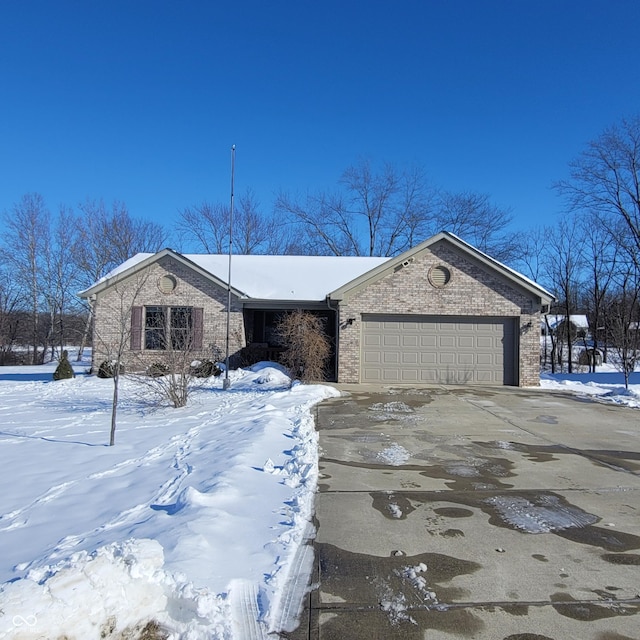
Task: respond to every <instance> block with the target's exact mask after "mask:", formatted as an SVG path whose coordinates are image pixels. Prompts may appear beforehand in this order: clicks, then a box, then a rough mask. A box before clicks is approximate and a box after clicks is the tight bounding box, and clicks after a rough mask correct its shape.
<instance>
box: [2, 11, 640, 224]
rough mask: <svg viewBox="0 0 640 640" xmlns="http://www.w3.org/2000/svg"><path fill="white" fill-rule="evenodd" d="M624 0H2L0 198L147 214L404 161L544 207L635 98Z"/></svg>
mask: <svg viewBox="0 0 640 640" xmlns="http://www.w3.org/2000/svg"><path fill="white" fill-rule="evenodd" d="M639 23H640V2H637V0H603V1H595V0H566V1H563V0H531V1H525V0H447V1H445V0H439V1H435V0H415V1H414V0H397V1H391V0H387V1H384V2H383V1H380V0H369V1H368V2H355V1H354V0H340V1H334V0H323V2H313V3H312V2H305V1H303V0H298V1H293V0H291V1H289V2H283V1H280V0H271V1H269V2H267V1H257V0H251V1H248V2H242V1H241V0H238V1H237V2H214V1H210V2H204V1H192V2H188V1H183V2H178V1H177V0H174V1H167V0H152V1H151V0H128V1H127V2H121V1H119V0H111V1H109V2H104V1H91V2H86V1H83V0H76V1H70V0H58V1H56V2H53V1H39V2H37V1H31V0H7V1H6V2H3V3H2V5H1V6H0V91H1V94H0V149H1V152H0V210H5V209H10V207H11V206H12V204H13V203H14V202H16V201H18V200H19V199H20V197H21V196H22V195H23V194H24V193H27V192H32V191H36V192H39V193H41V194H42V195H43V196H44V198H45V200H46V201H47V203H48V205H49V207H50V208H51V209H52V210H54V211H55V210H56V209H57V207H58V205H59V204H60V203H64V204H67V205H71V206H75V205H76V204H77V203H78V202H80V201H82V200H84V199H85V198H87V197H90V198H100V197H102V198H104V199H105V200H106V201H107V202H110V201H112V200H114V199H118V200H121V201H124V202H125V203H127V205H128V207H129V210H130V211H131V213H132V214H134V215H136V216H141V217H145V218H148V219H153V220H155V221H158V222H162V223H164V224H166V225H167V226H169V227H171V225H172V224H173V223H174V222H175V221H176V219H177V216H178V210H179V209H181V208H183V207H185V206H189V205H193V204H197V203H200V202H201V201H202V200H205V199H206V200H209V201H212V202H217V201H219V202H225V203H226V202H228V200H229V181H230V177H229V174H230V148H231V145H232V144H236V146H237V155H236V193H241V192H243V191H244V190H245V189H246V188H247V187H250V188H252V189H253V190H254V191H255V192H256V194H257V197H258V199H259V200H260V201H261V203H262V205H263V208H264V209H265V210H270V209H271V205H272V202H273V199H274V195H275V193H276V192H277V191H279V190H281V189H282V190H286V191H291V192H295V191H299V192H305V191H306V190H307V189H309V190H316V189H328V188H331V187H333V186H334V185H335V184H336V182H337V180H338V178H339V177H340V174H341V173H342V171H343V170H344V169H345V168H346V167H347V166H349V165H350V164H352V163H354V162H357V161H358V159H359V158H362V157H365V156H366V157H369V158H371V159H373V160H375V161H389V162H392V163H395V164H397V165H398V166H406V165H411V164H419V165H422V166H424V168H425V169H426V171H427V173H428V175H429V176H430V178H431V180H432V182H433V183H434V184H435V185H438V186H440V187H443V188H445V189H449V190H452V191H462V190H472V191H479V192H483V193H488V194H490V195H491V197H492V200H493V201H494V202H495V203H496V204H498V205H500V206H502V207H505V208H510V209H511V210H512V213H513V215H514V218H515V224H516V226H517V227H522V228H527V227H532V226H535V225H538V224H549V223H552V222H553V221H554V218H555V216H557V214H558V213H559V212H560V211H561V209H562V204H561V201H560V200H559V199H558V198H557V196H556V195H555V194H554V192H553V191H552V190H551V188H550V187H551V184H552V183H553V182H554V181H555V180H558V179H561V178H563V177H565V176H566V173H567V163H568V162H569V161H570V160H571V159H572V158H573V157H575V156H576V155H577V154H578V153H579V151H580V150H581V149H582V148H583V146H584V145H585V143H586V142H587V141H588V140H590V139H592V138H594V137H596V136H597V135H598V134H599V133H600V132H601V131H602V130H603V129H604V128H606V127H608V126H609V125H611V124H613V123H615V122H616V121H618V120H619V119H620V118H622V117H624V116H630V115H633V114H636V113H638V112H640V82H638V79H639V78H638V73H639V70H640V46H639V45H638V39H637V25H638V24H639Z"/></svg>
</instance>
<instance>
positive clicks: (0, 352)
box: [0, 268, 22, 365]
mask: <svg viewBox="0 0 640 640" xmlns="http://www.w3.org/2000/svg"><path fill="white" fill-rule="evenodd" d="M21 302H22V295H21V292H20V289H19V288H18V286H17V283H16V282H15V280H14V279H13V278H10V277H9V274H8V273H7V271H6V270H5V269H1V268H0V365H3V364H9V362H8V360H9V358H10V357H11V354H12V351H13V347H14V345H15V344H16V341H17V337H18V334H19V331H20V326H19V324H20V319H21V314H20V313H19V312H20V311H21Z"/></svg>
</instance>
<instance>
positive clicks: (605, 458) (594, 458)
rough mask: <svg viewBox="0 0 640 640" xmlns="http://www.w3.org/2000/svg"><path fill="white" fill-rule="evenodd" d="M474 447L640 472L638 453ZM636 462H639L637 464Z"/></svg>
mask: <svg viewBox="0 0 640 640" xmlns="http://www.w3.org/2000/svg"><path fill="white" fill-rule="evenodd" d="M473 444H474V445H477V446H479V447H482V448H485V449H486V448H490V449H500V450H508V451H517V452H518V453H522V454H524V455H525V456H526V457H527V458H529V459H530V460H532V461H533V462H552V461H554V460H559V456H561V455H578V456H582V457H584V458H587V459H589V460H591V462H593V463H594V464H597V465H600V466H604V467H608V468H614V469H617V470H620V471H630V472H631V473H636V472H638V471H640V453H638V452H637V451H616V450H607V449H573V448H571V447H564V446H562V445H528V444H520V443H517V442H498V441H492V442H481V441H474V443H473ZM635 461H638V462H637V463H636V462H635Z"/></svg>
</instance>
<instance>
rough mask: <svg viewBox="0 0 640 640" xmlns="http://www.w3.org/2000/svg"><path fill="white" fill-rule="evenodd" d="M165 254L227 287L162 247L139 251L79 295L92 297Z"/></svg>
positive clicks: (238, 293)
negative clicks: (155, 249) (145, 251)
mask: <svg viewBox="0 0 640 640" xmlns="http://www.w3.org/2000/svg"><path fill="white" fill-rule="evenodd" d="M165 256H169V257H171V258H173V259H174V260H177V261H178V262H181V263H182V264H183V265H185V266H186V267H188V268H190V269H193V270H194V271H196V272H197V273H199V274H200V275H202V276H203V277H204V278H206V279H207V280H210V281H212V282H214V283H215V284H217V285H218V286H219V287H221V288H223V289H227V283H226V282H225V281H224V280H221V279H220V278H218V277H217V276H216V275H214V274H212V273H210V272H208V271H206V270H205V269H203V268H202V267H200V266H199V265H198V264H196V263H195V262H193V261H192V260H189V258H187V257H186V256H184V255H182V254H181V253H178V252H177V251H174V250H173V249H162V250H161V251H158V252H157V253H137V254H136V255H135V256H133V257H132V258H129V260H126V261H125V262H123V263H122V264H121V265H120V266H119V267H116V268H115V269H113V270H112V271H110V272H109V273H108V274H107V275H106V276H105V277H104V278H101V279H100V280H98V282H96V283H95V284H93V285H91V286H90V287H89V288H88V289H85V290H84V291H81V292H80V293H79V294H78V295H79V296H80V297H81V298H85V299H86V298H90V297H91V296H94V295H97V294H98V293H100V292H102V291H104V290H105V289H108V288H109V287H111V286H113V285H115V284H117V283H118V282H122V280H125V279H126V278H129V277H131V276H132V275H135V274H136V273H139V272H140V271H142V270H144V269H146V268H148V267H150V266H151V265H153V264H155V263H156V262H159V261H160V260H161V259H162V258H164V257H165ZM231 292H232V293H233V294H234V295H236V296H238V297H240V298H241V297H245V294H244V292H242V291H240V290H238V289H236V288H234V287H231Z"/></svg>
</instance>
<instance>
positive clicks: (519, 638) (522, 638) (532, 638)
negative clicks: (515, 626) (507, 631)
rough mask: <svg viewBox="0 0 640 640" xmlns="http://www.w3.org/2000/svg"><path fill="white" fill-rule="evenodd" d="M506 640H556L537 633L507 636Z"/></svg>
mask: <svg viewBox="0 0 640 640" xmlns="http://www.w3.org/2000/svg"><path fill="white" fill-rule="evenodd" d="M504 640H554V639H553V638H550V637H549V636H540V635H538V634H537V633H516V634H515V635H512V636H507V637H506V638H504Z"/></svg>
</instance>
